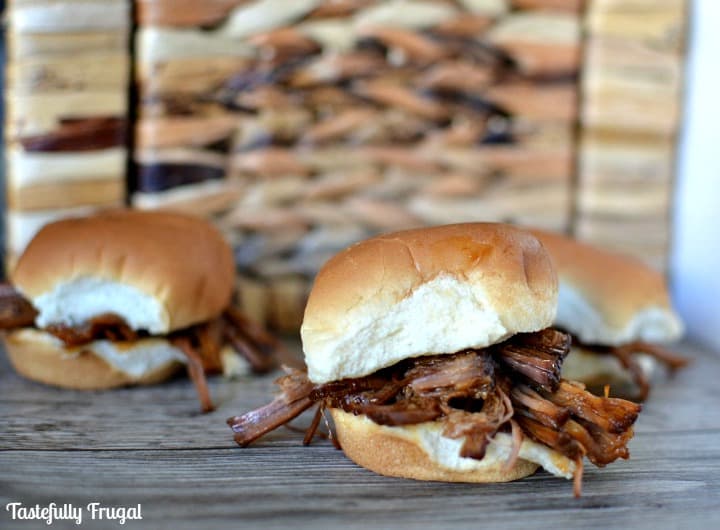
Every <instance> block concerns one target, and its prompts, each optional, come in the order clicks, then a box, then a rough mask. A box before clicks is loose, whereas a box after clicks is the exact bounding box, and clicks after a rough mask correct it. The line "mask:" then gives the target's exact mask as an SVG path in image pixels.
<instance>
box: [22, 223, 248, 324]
mask: <svg viewBox="0 0 720 530" xmlns="http://www.w3.org/2000/svg"><path fill="white" fill-rule="evenodd" d="M234 270H235V269H234V262H233V255H232V251H231V250H230V248H229V246H228V245H227V243H226V242H225V240H224V239H223V237H222V235H221V234H220V233H219V232H218V230H217V229H215V228H214V227H213V226H212V225H210V224H209V223H208V222H206V221H203V220H201V219H199V218H197V217H191V216H186V215H180V214H175V213H165V212H144V211H133V210H114V211H109V212H105V213H100V214H97V215H94V216H90V217H84V218H74V219H65V220H62V221H57V222H54V223H51V224H48V225H46V226H45V227H44V228H42V229H41V230H40V232H38V234H37V235H36V236H35V238H34V239H33V240H32V241H31V242H30V244H29V245H28V247H27V249H26V250H25V252H24V253H23V255H22V256H21V257H20V259H19V261H18V263H17V266H16V268H15V271H14V274H13V283H14V284H15V286H16V287H17V288H18V290H20V291H21V292H22V293H23V294H24V295H25V296H27V297H28V298H30V299H31V300H32V302H33V304H34V305H35V307H36V309H37V310H38V312H39V314H38V316H37V319H36V324H37V326H38V327H45V326H47V325H49V324H65V325H77V324H81V323H83V322H85V321H87V320H88V319H90V318H93V317H94V316H97V315H99V314H102V313H115V314H117V315H118V316H120V317H122V318H124V319H125V321H126V322H127V323H128V324H129V325H130V326H131V327H132V328H133V329H136V330H139V329H144V330H147V331H148V332H150V333H152V334H164V333H168V332H170V331H173V330H176V329H181V328H184V327H187V326H189V325H192V324H196V323H198V322H202V321H205V320H208V319H210V318H213V317H216V316H217V315H219V314H220V313H221V312H222V311H223V309H225V308H226V307H227V305H228V304H229V303H230V300H231V297H232V293H233V288H234V278H235V275H234Z"/></svg>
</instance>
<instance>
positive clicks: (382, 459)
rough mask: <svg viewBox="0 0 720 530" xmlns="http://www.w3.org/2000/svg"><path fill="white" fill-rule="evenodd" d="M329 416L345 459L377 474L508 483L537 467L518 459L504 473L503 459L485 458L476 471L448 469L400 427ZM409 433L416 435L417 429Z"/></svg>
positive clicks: (340, 413) (340, 414)
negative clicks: (404, 433) (386, 426)
mask: <svg viewBox="0 0 720 530" xmlns="http://www.w3.org/2000/svg"><path fill="white" fill-rule="evenodd" d="M330 413H331V415H332V418H333V422H334V424H335V432H336V435H337V438H338V441H339V442H340V446H341V447H342V449H343V451H344V452H345V454H346V455H347V457H348V458H349V459H350V460H352V461H353V462H355V463H356V464H358V465H360V466H362V467H364V468H367V469H369V470H370V471H374V472H375V473H379V474H380V475H387V476H391V477H402V478H410V479H415V480H437V481H442V482H509V481H511V480H518V479H521V478H523V477H527V476H528V475H532V474H533V473H534V472H535V471H536V470H537V468H538V465H537V464H535V463H532V462H528V461H527V460H523V459H518V460H517V462H516V464H515V465H514V466H513V467H512V468H511V469H509V470H505V469H504V466H505V462H506V461H505V459H504V458H502V459H500V458H492V457H490V456H489V455H486V456H485V458H483V459H482V460H480V461H475V462H477V463H478V464H477V465H478V468H476V469H451V468H449V467H446V466H443V465H441V464H440V463H438V462H437V461H435V460H434V459H432V458H431V457H430V456H429V455H428V454H427V452H426V451H425V450H424V449H423V447H422V444H421V442H419V440H415V439H413V437H412V436H403V435H402V432H401V429H402V428H398V427H394V428H391V429H389V428H385V427H382V426H381V425H378V424H376V423H374V422H372V421H371V420H368V419H367V418H366V417H365V416H354V415H353V414H351V413H347V412H344V411H342V410H340V409H330ZM420 429H422V427H420ZM413 431H415V432H416V433H417V431H418V427H417V426H416V428H415V429H413ZM420 436H422V434H420Z"/></svg>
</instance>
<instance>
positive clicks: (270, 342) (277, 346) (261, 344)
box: [225, 306, 302, 368]
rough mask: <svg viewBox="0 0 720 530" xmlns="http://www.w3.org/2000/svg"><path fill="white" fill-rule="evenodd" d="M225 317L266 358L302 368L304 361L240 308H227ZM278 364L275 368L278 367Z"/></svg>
mask: <svg viewBox="0 0 720 530" xmlns="http://www.w3.org/2000/svg"><path fill="white" fill-rule="evenodd" d="M225 318H226V319H227V320H229V321H230V322H231V323H232V324H233V325H234V327H235V328H236V329H238V330H240V331H241V332H242V334H243V335H244V336H245V337H246V338H247V340H249V341H250V342H251V343H252V344H253V345H254V346H255V348H257V349H258V350H259V351H260V352H261V354H262V355H263V356H265V357H266V358H271V359H277V362H278V363H282V364H285V365H288V366H291V367H293V368H300V367H301V365H302V363H301V362H300V361H299V360H298V359H297V357H296V356H295V355H293V354H292V353H291V352H290V351H289V350H288V349H287V348H286V347H285V345H284V344H283V343H282V342H281V341H280V340H278V338H277V337H275V336H274V335H272V334H271V333H269V332H268V331H267V330H266V329H265V328H264V327H262V326H261V325H260V324H258V323H257V322H255V321H254V320H252V319H251V318H248V316H247V315H245V313H243V312H242V311H240V310H239V309H238V308H236V307H233V306H230V307H228V308H227V309H226V310H225ZM277 366H278V365H277V364H275V365H274V366H273V368H277Z"/></svg>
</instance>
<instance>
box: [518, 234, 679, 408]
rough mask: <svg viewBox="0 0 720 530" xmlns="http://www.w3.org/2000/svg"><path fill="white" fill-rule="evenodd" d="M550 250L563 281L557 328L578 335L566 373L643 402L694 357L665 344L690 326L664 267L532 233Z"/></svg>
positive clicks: (598, 388)
mask: <svg viewBox="0 0 720 530" xmlns="http://www.w3.org/2000/svg"><path fill="white" fill-rule="evenodd" d="M532 233H533V235H535V236H536V237H537V238H538V239H539V240H540V241H541V242H542V244H543V246H544V247H545V248H546V249H547V251H548V253H549V254H550V258H551V259H552V261H553V265H554V266H555V270H556V271H557V274H558V279H559V299H558V311H557V315H556V317H555V326H557V327H558V328H560V329H563V330H564V331H566V332H568V333H570V334H571V335H572V336H573V347H572V350H571V354H570V355H569V356H568V358H567V361H566V363H565V367H564V374H565V375H566V376H567V377H569V378H572V379H576V380H578V381H582V382H583V383H585V384H587V385H588V387H589V388H590V389H591V390H593V391H595V392H596V393H599V392H601V389H602V388H603V387H605V386H606V385H610V386H611V387H612V388H613V392H614V394H616V395H622V396H623V397H626V398H629V399H635V400H640V401H643V400H645V399H646V398H647V397H648V394H649V392H650V387H651V384H652V383H653V382H655V381H659V380H661V379H662V376H663V375H664V374H666V373H667V372H673V371H675V370H677V369H679V368H682V367H683V366H685V365H686V364H687V362H688V360H687V359H684V358H683V357H681V356H679V355H677V354H675V353H673V352H671V351H669V350H668V349H667V348H666V346H665V344H666V343H669V342H672V341H676V340H678V339H679V338H680V337H681V336H682V333H683V323H682V321H681V320H680V317H679V316H678V315H677V313H676V312H675V311H674V310H673V308H672V305H671V303H670V295H669V294H668V291H667V286H666V283H665V279H664V277H663V275H662V274H660V273H659V272H658V271H656V270H653V269H651V268H649V267H648V266H646V265H644V264H643V263H640V262H639V261H636V260H634V259H632V258H630V257H628V256H623V255H620V254H616V253H613V252H609V251H607V250H603V249H599V248H596V247H593V246H591V245H588V244H586V243H582V242H579V241H575V240H573V239H570V238H568V237H565V236H562V235H559V234H553V233H549V232H543V231H540V230H532Z"/></svg>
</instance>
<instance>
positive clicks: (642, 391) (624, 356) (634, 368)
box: [610, 348, 650, 401]
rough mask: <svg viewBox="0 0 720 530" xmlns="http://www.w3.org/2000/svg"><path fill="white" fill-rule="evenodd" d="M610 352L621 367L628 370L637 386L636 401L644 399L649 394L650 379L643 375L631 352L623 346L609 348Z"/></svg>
mask: <svg viewBox="0 0 720 530" xmlns="http://www.w3.org/2000/svg"><path fill="white" fill-rule="evenodd" d="M610 353H611V354H612V355H613V356H615V358H616V359H617V360H618V361H620V364H621V365H622V367H623V368H625V369H626V370H627V371H628V372H630V377H632V380H633V382H634V383H635V384H636V385H637V387H638V394H637V399H638V401H645V400H646V399H647V398H648V396H649V395H650V381H649V380H648V378H647V376H646V375H645V372H644V371H643V369H642V366H640V364H639V363H638V362H637V360H636V359H635V357H633V355H632V353H631V352H629V351H628V350H626V349H625V348H611V349H610Z"/></svg>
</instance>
